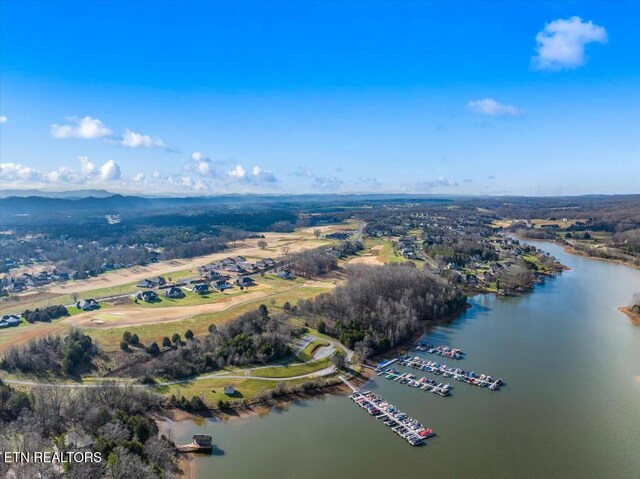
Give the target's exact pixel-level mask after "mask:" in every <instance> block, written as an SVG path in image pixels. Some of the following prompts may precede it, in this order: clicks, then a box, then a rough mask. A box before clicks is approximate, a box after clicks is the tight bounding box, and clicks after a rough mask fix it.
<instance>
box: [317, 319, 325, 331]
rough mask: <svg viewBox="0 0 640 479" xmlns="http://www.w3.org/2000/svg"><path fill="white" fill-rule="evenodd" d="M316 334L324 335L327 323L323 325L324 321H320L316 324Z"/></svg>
mask: <svg viewBox="0 0 640 479" xmlns="http://www.w3.org/2000/svg"><path fill="white" fill-rule="evenodd" d="M317 329H318V332H319V333H320V334H325V333H326V332H327V323H325V322H324V321H322V320H320V321H319V322H318V328H317Z"/></svg>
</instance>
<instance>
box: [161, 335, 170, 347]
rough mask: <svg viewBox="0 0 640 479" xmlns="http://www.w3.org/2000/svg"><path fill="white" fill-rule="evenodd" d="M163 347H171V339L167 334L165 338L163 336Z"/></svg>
mask: <svg viewBox="0 0 640 479" xmlns="http://www.w3.org/2000/svg"><path fill="white" fill-rule="evenodd" d="M162 347H163V348H170V347H171V340H170V339H169V338H167V337H166V336H165V337H164V338H162Z"/></svg>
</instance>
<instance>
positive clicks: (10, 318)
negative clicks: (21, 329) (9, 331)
mask: <svg viewBox="0 0 640 479" xmlns="http://www.w3.org/2000/svg"><path fill="white" fill-rule="evenodd" d="M21 322H22V319H20V316H18V315H17V314H4V315H2V317H0V328H10V327H11V326H18V325H19V324H20V323H21Z"/></svg>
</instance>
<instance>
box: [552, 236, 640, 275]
mask: <svg viewBox="0 0 640 479" xmlns="http://www.w3.org/2000/svg"><path fill="white" fill-rule="evenodd" d="M541 241H544V240H541ZM558 244H559V245H560V246H562V247H563V251H564V252H565V253H567V254H572V255H574V256H582V257H583V258H589V259H595V260H598V261H606V262H607V263H617V264H621V265H623V266H628V267H630V268H633V269H637V270H640V266H638V265H635V264H633V263H630V262H628V261H624V260H621V259H613V258H601V257H599V256H592V255H590V254H586V253H585V252H584V251H579V250H577V249H575V248H574V247H573V246H571V245H566V244H563V243H558Z"/></svg>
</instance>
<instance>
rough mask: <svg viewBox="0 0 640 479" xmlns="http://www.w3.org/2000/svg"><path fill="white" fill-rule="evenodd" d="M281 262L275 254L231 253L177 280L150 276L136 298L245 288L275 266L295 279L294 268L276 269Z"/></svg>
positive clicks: (178, 296)
mask: <svg viewBox="0 0 640 479" xmlns="http://www.w3.org/2000/svg"><path fill="white" fill-rule="evenodd" d="M277 266H278V264H277V262H276V261H275V260H274V259H272V258H264V259H260V260H258V261H256V262H251V261H247V259H246V258H245V257H244V256H234V257H227V258H224V259H222V260H219V261H216V262H214V263H211V264H208V265H205V266H201V267H199V268H198V273H199V275H198V276H195V277H192V278H187V279H182V280H180V281H176V282H171V281H168V280H167V279H166V278H164V277H162V276H157V277H154V278H146V279H144V280H142V281H140V282H139V283H138V284H137V287H138V288H141V290H140V291H138V292H137V293H136V294H135V295H134V300H135V301H142V302H145V303H155V302H158V301H161V296H164V297H165V298H168V299H173V300H177V299H181V298H184V297H185V296H186V293H185V291H191V292H193V293H196V294H199V295H201V296H204V295H207V294H210V293H212V292H216V291H217V292H223V291H225V290H227V289H230V288H234V287H238V288H240V289H241V290H243V289H245V288H249V287H251V286H254V285H255V284H256V283H255V280H254V279H253V278H252V277H251V275H255V274H264V273H265V272H266V271H270V270H275V274H276V275H277V276H278V277H279V278H282V279H290V280H292V279H295V275H294V274H293V273H292V272H291V271H289V270H287V269H284V268H280V269H277V270H276V267H277Z"/></svg>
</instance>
